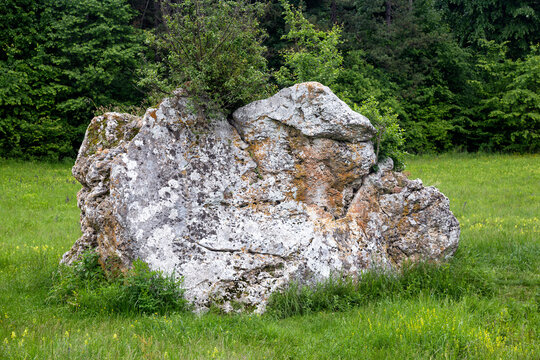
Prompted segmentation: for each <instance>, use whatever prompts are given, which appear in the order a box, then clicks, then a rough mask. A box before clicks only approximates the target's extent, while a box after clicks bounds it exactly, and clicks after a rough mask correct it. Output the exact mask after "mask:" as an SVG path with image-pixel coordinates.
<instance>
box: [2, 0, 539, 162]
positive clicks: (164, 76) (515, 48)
mask: <svg viewBox="0 0 540 360" xmlns="http://www.w3.org/2000/svg"><path fill="white" fill-rule="evenodd" d="M539 43H540V2H538V1H534V0H512V1H503V0H318V1H284V0H281V1H278V0H273V1H255V2H249V1H210V0H200V1H189V0H188V1H172V0H171V1H167V0H129V1H125V0H77V1H74V0H4V6H2V10H0V44H1V47H0V157H7V158H10V157H14V158H17V157H18V158H41V159H50V160H61V159H64V158H74V157H75V156H76V152H77V149H78V148H79V145H80V142H81V141H82V138H83V136H84V132H85V130H86V127H87V126H88V123H89V121H90V119H91V118H92V116H93V115H94V114H96V113H99V112H100V111H101V112H103V111H105V110H120V111H128V112H140V109H144V108H145V107H147V106H152V105H155V102H156V101H157V99H159V98H160V97H163V96H165V95H164V94H166V93H167V92H168V91H171V90H172V89H174V88H175V87H185V88H187V89H188V90H190V91H191V92H192V93H193V94H194V99H199V101H198V102H197V101H196V104H199V105H201V104H214V106H210V107H207V108H206V109H205V110H207V111H213V110H218V111H221V112H225V113H227V112H229V111H231V110H232V109H234V108H235V107H238V106H240V105H242V104H245V103H247V102H249V101H251V100H253V99H256V98H257V97H262V96H267V95H268V94H271V93H272V92H275V91H276V90H277V89H278V88H281V87H283V86H288V85H290V84H292V83H294V82H298V81H308V80H313V81H320V82H322V83H323V84H325V85H328V86H330V88H331V89H332V90H333V91H334V92H335V93H336V94H338V95H339V96H340V97H341V98H342V99H344V100H345V101H346V102H347V103H349V104H350V105H351V106H352V107H353V108H354V109H357V110H358V111H360V112H362V110H364V112H366V111H367V113H368V114H366V115H368V117H370V118H372V117H375V118H377V117H380V118H381V119H384V118H386V119H393V120H395V122H397V124H399V127H398V128H395V129H393V130H392V129H391V127H390V126H389V125H388V124H387V125H386V126H388V129H389V130H388V132H391V130H392V131H397V132H399V133H400V136H402V137H403V139H402V140H403V141H401V142H400V143H399V144H398V145H396V146H399V147H403V148H404V150H405V151H407V152H410V153H425V152H444V151H450V150H458V151H493V152H520V153H522V152H538V151H539V150H540V48H539ZM256 90H257V91H256ZM374 108H376V109H374ZM370 115H371V116H370ZM381 124H384V121H381ZM388 141H391V137H390V138H389V139H388Z"/></svg>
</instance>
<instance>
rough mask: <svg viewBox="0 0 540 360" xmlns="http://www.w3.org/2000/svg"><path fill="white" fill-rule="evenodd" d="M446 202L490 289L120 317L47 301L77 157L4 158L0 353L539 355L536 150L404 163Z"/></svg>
mask: <svg viewBox="0 0 540 360" xmlns="http://www.w3.org/2000/svg"><path fill="white" fill-rule="evenodd" d="M407 171H409V172H410V173H411V177H414V178H416V177H419V178H421V179H422V180H423V181H424V183H425V184H428V185H435V186H437V187H438V188H439V189H440V190H441V191H443V192H444V193H445V194H446V195H447V196H448V197H449V198H450V204H451V207H452V210H453V211H454V214H455V215H456V216H457V217H458V219H459V221H460V224H461V228H462V236H461V242H460V247H459V250H458V252H457V253H456V256H455V258H454V259H453V260H452V261H451V264H450V265H451V266H454V267H467V268H468V269H471V270H472V271H475V272H476V273H477V274H478V276H482V277H483V278H485V280H486V281H487V282H489V283H491V284H493V286H494V287H493V288H494V291H492V292H491V293H489V294H474V293H467V294H465V295H463V296H460V297H459V298H445V297H440V296H432V295H431V294H430V293H429V292H422V293H420V294H419V295H417V296H413V297H409V298H406V299H405V298H402V297H399V296H396V297H392V296H389V297H385V298H382V299H380V300H377V301H372V302H368V303H366V304H365V305H362V306H358V307H355V308H353V309H351V310H348V311H345V312H335V313H331V312H318V313H312V314H308V315H303V316H293V317H289V318H285V319H277V318H274V317H269V316H255V315H218V314H206V315H203V316H196V315H193V314H185V313H184V314H182V313H177V314H167V315H159V316H158V315H121V314H115V313H111V312H110V311H108V310H107V309H104V310H103V311H102V312H101V313H92V314H90V313H88V312H84V311H78V312H77V311H73V310H71V308H70V307H69V306H66V305H56V304H51V303H49V302H47V296H48V292H49V289H50V287H51V285H52V275H51V274H52V273H53V272H54V270H55V269H56V267H57V264H58V261H59V259H60V257H61V255H62V254H63V253H64V252H65V251H66V250H68V249H69V248H70V246H71V245H72V244H73V242H74V241H75V240H76V239H77V237H78V236H79V234H80V230H79V224H78V220H79V211H78V209H77V206H76V196H75V195H76V192H77V191H78V189H79V188H80V185H78V184H77V183H76V182H75V180H74V179H73V178H72V176H71V174H70V165H64V164H44V163H30V162H25V163H22V162H13V161H1V160H0V358H1V359H214V358H215V359H387V358H390V359H429V358H435V359H447V358H449V359H540V220H539V218H540V156H538V155H530V156H510V155H505V156H502V155H460V154H457V155H456V154H449V155H444V156H438V157H417V158H412V159H409V160H408V167H407Z"/></svg>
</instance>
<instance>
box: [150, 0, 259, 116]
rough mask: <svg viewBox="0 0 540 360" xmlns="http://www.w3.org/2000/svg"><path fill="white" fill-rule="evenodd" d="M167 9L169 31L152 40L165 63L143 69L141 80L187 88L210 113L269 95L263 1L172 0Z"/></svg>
mask: <svg viewBox="0 0 540 360" xmlns="http://www.w3.org/2000/svg"><path fill="white" fill-rule="evenodd" d="M162 11H163V14H164V20H165V26H166V31H165V32H164V33H163V34H161V35H156V36H150V40H149V41H150V42H152V43H153V44H154V45H155V47H156V51H157V53H158V54H160V56H162V58H163V62H161V63H149V64H148V66H146V68H145V69H143V70H144V71H143V74H144V77H143V78H142V80H141V81H140V84H141V85H152V86H154V87H157V88H158V91H159V92H162V93H163V92H170V91H171V90H173V89H174V88H177V87H182V88H183V89H184V90H187V92H188V93H189V95H190V97H191V99H192V100H193V101H194V105H195V106H196V107H197V108H198V110H200V111H204V112H206V113H207V114H208V115H212V114H215V113H216V112H224V113H228V112H230V111H232V110H234V109H236V108H237V107H239V106H241V105H244V104H246V103H248V102H251V101H253V100H256V99H259V98H261V97H264V96H266V95H268V94H269V92H268V89H269V86H268V78H269V74H268V73H267V69H266V59H265V58H264V56H263V54H264V52H265V51H266V48H265V47H264V46H262V45H261V43H262V39H263V37H264V35H265V34H264V32H263V31H262V30H261V29H260V28H259V24H258V21H257V18H258V16H260V15H261V13H262V4H261V3H254V4H253V3H251V2H249V1H245V0H240V1H216V0H187V1H180V2H176V1H172V0H167V1H164V2H163V4H162ZM160 96H162V95H160Z"/></svg>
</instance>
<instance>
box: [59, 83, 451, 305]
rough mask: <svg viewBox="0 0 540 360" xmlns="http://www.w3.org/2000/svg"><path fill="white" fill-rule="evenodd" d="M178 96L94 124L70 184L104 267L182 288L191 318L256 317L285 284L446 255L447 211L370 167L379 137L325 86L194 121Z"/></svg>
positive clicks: (429, 192)
mask: <svg viewBox="0 0 540 360" xmlns="http://www.w3.org/2000/svg"><path fill="white" fill-rule="evenodd" d="M188 109H189V107H188V106H187V99H186V98H184V97H183V96H182V95H181V93H180V92H179V93H177V94H175V96H173V97H172V98H169V99H165V100H164V101H163V102H162V103H161V105H160V106H159V108H158V109H149V110H148V111H147V112H146V114H145V116H144V117H143V118H142V119H139V118H137V117H133V116H131V115H125V114H117V113H108V114H105V115H103V116H100V117H97V118H94V119H93V120H92V123H91V124H90V126H89V128H88V131H87V133H86V137H85V140H84V143H83V144H82V146H81V149H80V151H79V156H78V158H77V162H76V163H75V166H74V167H73V174H74V175H75V177H76V178H77V180H79V181H80V182H81V184H82V185H83V188H82V190H81V191H80V192H79V195H78V199H79V207H80V208H81V227H82V231H83V235H82V237H81V238H80V239H79V240H78V241H77V242H76V243H75V245H74V246H73V248H72V249H71V250H70V251H68V252H67V253H66V254H65V255H64V257H63V261H64V262H65V263H70V262H72V261H73V260H75V259H76V258H77V256H78V255H79V254H80V252H81V251H83V250H85V249H88V248H96V249H97V250H98V251H99V252H100V254H101V257H102V260H103V262H104V263H111V262H113V263H117V264H118V265H120V266H122V267H126V266H129V264H130V263H131V261H132V260H134V259H136V258H141V259H142V260H144V261H146V262H148V263H149V264H150V266H151V267H152V268H156V269H161V270H164V271H166V272H175V274H177V275H181V276H183V277H184V286H185V288H186V297H187V298H188V299H189V300H191V301H192V302H194V304H195V305H196V307H197V308H198V309H204V308H205V307H207V306H208V305H209V304H210V303H215V304H218V305H221V306H222V307H223V308H224V309H225V310H231V309H233V308H238V307H240V308H248V309H251V308H256V309H257V310H258V311H263V310H264V307H265V304H266V301H267V299H268V297H269V295H270V294H271V293H272V292H273V291H275V290H278V289H280V288H282V287H283V286H285V285H286V284H287V283H289V282H290V281H291V280H297V281H302V282H310V281H317V280H322V279H324V278H327V277H329V276H332V274H338V273H341V274H359V273H360V271H362V270H364V269H368V268H370V267H373V266H378V267H389V268H398V267H399V266H400V264H402V263H403V261H405V260H418V259H424V260H441V259H444V258H447V257H448V256H450V255H452V254H453V253H454V251H455V250H456V248H457V245H458V240H459V224H458V222H457V220H456V218H455V217H454V216H453V214H452V213H451V212H450V210H449V202H448V199H447V198H446V197H445V196H444V195H443V194H441V193H440V192H439V191H438V190H437V189H435V188H433V187H424V186H423V185H422V182H421V181H420V180H409V179H407V178H406V176H405V175H403V174H402V173H396V172H393V171H392V170H391V169H392V167H393V165H392V163H391V160H387V161H384V162H381V163H379V164H378V171H377V172H373V171H372V170H371V169H372V167H373V165H374V164H375V162H376V159H375V154H374V151H373V145H372V143H371V141H370V139H371V138H372V137H373V135H374V133H375V129H374V128H373V126H372V125H371V124H370V123H369V121H368V120H367V119H366V118H365V117H364V116H361V115H359V114H357V113H355V112H353V111H352V110H351V109H349V108H348V107H347V105H345V104H344V103H343V102H342V101H341V100H339V99H338V98H337V97H336V96H335V95H334V94H333V93H332V92H331V91H330V89H328V88H327V87H324V86H322V85H321V84H318V83H304V84H299V85H295V86H293V87H291V88H287V89H283V90H281V91H280V92H279V93H278V94H276V95H275V96H273V97H271V98H269V99H266V100H261V101H257V102H254V103H251V104H249V105H247V106H245V107H243V108H241V109H238V110H237V111H236V112H235V113H234V115H233V118H234V119H233V120H232V121H230V122H229V121H227V120H226V119H223V118H222V119H217V120H214V121H212V122H208V121H206V120H204V119H198V118H197V117H196V116H195V115H194V114H193V113H192V112H190V111H189V110H188Z"/></svg>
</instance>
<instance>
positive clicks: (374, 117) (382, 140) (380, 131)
mask: <svg viewBox="0 0 540 360" xmlns="http://www.w3.org/2000/svg"><path fill="white" fill-rule="evenodd" d="M352 105H353V107H352V108H353V110H354V111H357V112H359V113H360V114H362V115H364V116H366V117H367V118H368V119H369V120H370V121H371V123H372V124H373V125H374V126H375V128H377V134H376V135H375V139H374V140H375V153H376V155H377V161H380V160H383V159H385V158H387V157H389V158H391V159H392V160H393V161H394V169H396V170H398V171H401V170H403V168H404V167H405V151H404V150H403V146H404V138H403V130H402V129H401V127H400V126H399V123H398V116H397V114H396V113H394V112H393V111H392V109H391V108H390V107H388V106H381V105H380V104H379V102H378V101H377V100H375V99H374V98H369V99H368V100H366V101H364V102H362V105H361V106H358V105H356V104H352Z"/></svg>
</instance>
